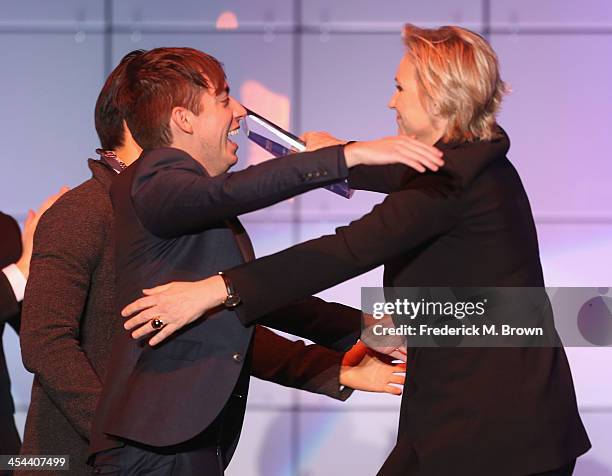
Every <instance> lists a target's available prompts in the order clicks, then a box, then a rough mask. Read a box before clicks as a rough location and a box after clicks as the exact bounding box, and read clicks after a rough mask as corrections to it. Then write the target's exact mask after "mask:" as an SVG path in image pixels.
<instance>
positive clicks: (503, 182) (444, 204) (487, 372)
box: [226, 134, 590, 476]
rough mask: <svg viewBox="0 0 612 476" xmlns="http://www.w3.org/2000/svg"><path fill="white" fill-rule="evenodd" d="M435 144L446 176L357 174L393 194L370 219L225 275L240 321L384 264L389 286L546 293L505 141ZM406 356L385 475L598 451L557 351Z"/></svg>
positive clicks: (459, 470) (538, 464)
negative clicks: (236, 301)
mask: <svg viewBox="0 0 612 476" xmlns="http://www.w3.org/2000/svg"><path fill="white" fill-rule="evenodd" d="M437 146H438V147H439V148H441V149H442V150H443V151H444V153H445V156H446V157H445V158H446V161H447V165H446V166H445V167H444V169H443V170H442V171H441V172H440V173H438V174H432V173H426V174H423V175H417V174H415V173H412V172H406V171H405V170H404V169H403V168H402V167H381V168H373V167H366V168H359V167H358V168H356V170H354V171H353V172H351V175H350V177H349V183H350V185H351V186H352V187H353V188H356V189H360V188H361V189H366V190H374V191H379V192H384V193H388V195H387V197H386V198H385V199H384V201H383V202H382V203H381V204H380V205H377V206H375V207H374V209H373V210H372V211H371V212H370V213H368V214H367V215H365V216H364V217H362V218H360V219H359V220H356V221H354V222H352V223H351V224H350V225H348V226H344V227H340V228H338V229H337V230H336V233H335V234H334V235H330V236H324V237H321V238H318V239H316V240H311V241H307V242H305V243H302V244H299V245H296V246H294V247H292V248H289V249H288V250H285V251H282V252H280V253H276V254H274V255H271V256H267V257H265V258H261V259H258V260H256V261H254V262H252V263H248V264H245V265H242V266H239V267H237V268H234V269H230V270H227V271H226V273H227V275H228V276H229V277H230V279H232V281H233V282H234V285H235V287H236V290H237V292H238V293H239V294H240V296H241V297H242V304H241V305H240V306H239V307H238V308H237V311H238V313H239V317H240V319H241V320H242V322H243V323H245V324H251V323H253V322H255V321H256V320H257V318H258V317H259V316H262V315H265V314H267V313H269V312H270V311H272V310H274V309H275V308H277V307H280V306H284V305H286V304H287V303H289V302H291V301H292V300H294V299H299V298H301V297H303V296H306V295H309V294H312V293H316V292H319V291H321V290H324V289H326V288H329V287H331V286H333V285H335V284H337V283H340V282H342V281H345V280H347V279H349V278H352V277H354V276H357V275H359V274H361V273H364V272H366V271H368V270H370V269H372V268H374V267H376V266H379V265H381V264H384V265H385V274H384V285H385V286H389V287H392V286H536V287H540V286H543V285H544V283H543V278H542V270H541V265H540V260H539V251H538V242H537V236H536V230H535V226H534V222H533V218H532V214H531V209H530V205H529V201H528V199H527V195H526V194H525V191H524V189H523V186H522V184H521V181H520V178H519V176H518V174H517V173H516V171H515V169H514V167H513V166H512V165H511V163H510V162H509V161H508V160H507V159H506V158H505V153H506V151H507V149H508V147H509V142H508V140H507V137H506V136H505V134H504V137H503V139H500V140H497V141H494V142H492V143H487V142H482V143H473V144H460V143H450V144H443V143H438V144H437ZM407 360H408V374H407V381H406V385H405V387H404V395H403V400H402V408H401V414H400V426H399V435H398V443H397V446H396V447H395V449H394V450H393V452H392V454H391V456H390V457H389V459H388V460H387V462H386V463H385V465H384V466H383V468H382V469H381V473H380V474H384V475H391V474H419V475H436V476H438V475H446V474H457V475H487V476H489V475H493V474H494V475H497V476H504V475H519V474H520V475H522V474H531V473H537V472H543V471H546V470H551V469H554V468H557V467H561V466H564V465H565V464H566V463H568V462H569V461H570V460H572V459H574V458H576V457H577V456H578V455H580V454H582V453H584V452H585V451H587V450H588V448H589V447H590V443H589V440H588V437H587V435H586V432H585V430H584V427H583V425H582V422H581V420H580V416H579V414H578V410H577V405H576V397H575V394H574V388H573V383H572V377H571V373H570V369H569V365H568V362H567V359H566V356H565V352H564V350H563V348H497V349H496V348H482V349H475V348H472V349H467V348H463V349H453V348H420V349H419V348H414V349H410V350H409V354H408V359H407ZM416 468H418V472H417V469H416Z"/></svg>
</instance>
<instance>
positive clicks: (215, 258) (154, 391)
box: [91, 147, 359, 464]
mask: <svg viewBox="0 0 612 476" xmlns="http://www.w3.org/2000/svg"><path fill="white" fill-rule="evenodd" d="M346 176H347V169H346V163H345V159H344V154H343V150H342V148H341V147H333V148H329V149H325V150H321V151H317V152H316V153H304V154H301V157H300V158H296V157H288V158H281V159H276V160H274V161H270V162H266V163H263V164H259V165H257V166H253V167H249V168H247V169H245V170H243V171H240V172H236V173H226V174H222V175H219V176H216V177H210V176H209V175H208V174H207V173H206V171H205V169H204V168H203V167H202V166H201V165H200V164H199V163H198V162H196V161H195V160H194V159H193V158H191V157H190V156H189V155H188V154H186V153H185V152H183V151H180V150H177V149H171V148H167V149H157V150H153V151H149V152H145V153H143V156H142V157H141V158H140V159H139V160H138V161H137V162H135V163H134V164H133V165H132V166H130V167H129V168H128V169H127V170H126V171H124V172H123V173H122V174H121V175H120V176H118V177H117V179H116V180H115V181H114V183H113V185H112V188H111V198H112V202H113V208H114V211H115V227H116V228H115V230H116V273H117V301H118V307H119V309H120V308H122V307H124V306H125V305H127V304H128V303H129V302H131V301H133V300H134V299H136V298H138V297H141V296H142V289H144V288H150V287H153V286H157V285H160V284H163V283H166V282H168V281H172V280H190V281H192V280H197V279H201V278H204V277H206V276H209V275H211V274H214V273H216V272H217V271H219V270H221V269H224V268H227V267H231V266H233V265H236V264H239V263H242V262H244V260H245V259H248V258H249V257H250V256H249V254H250V251H248V249H247V248H250V242H248V239H247V238H248V237H246V234H245V233H244V231H243V229H242V227H241V225H240V223H239V222H238V220H237V219H236V216H237V215H239V214H241V213H247V212H249V211H252V210H256V209H259V208H263V207H266V206H268V205H271V204H273V203H276V202H278V201H281V200H284V199H286V198H289V197H291V196H293V195H296V194H298V193H302V192H305V191H308V190H311V189H314V188H317V187H320V186H322V185H326V184H329V183H333V182H335V181H338V180H340V179H343V178H345V177H346ZM320 304H323V308H324V309H325V312H329V309H328V307H327V306H325V305H324V304H325V303H322V302H321V301H320V300H317V299H314V298H307V299H306V300H305V302H304V303H302V304H298V305H293V306H289V307H286V308H284V309H283V310H280V311H279V312H277V313H276V314H272V315H271V316H269V322H270V323H271V324H274V323H275V322H276V323H277V324H278V323H283V322H284V323H285V324H284V328H283V327H282V326H281V330H284V331H287V332H290V333H293V334H296V335H300V336H302V337H309V335H308V334H309V333H312V332H314V333H315V334H317V333H319V334H320V333H321V332H322V331H325V332H330V333H332V332H335V331H338V330H339V329H340V328H341V327H342V326H345V328H346V324H340V325H335V324H327V323H325V324H324V325H322V327H320V328H318V329H315V327H316V326H314V327H313V326H312V325H310V324H309V323H308V320H307V316H306V314H305V311H304V309H307V310H308V313H309V314H308V318H313V319H314V321H326V322H327V321H329V315H328V314H320V315H319V316H317V315H316V314H317V312H318V309H319V306H320ZM332 311H333V312H336V313H337V314H339V315H342V314H345V315H346V316H345V318H343V319H342V320H344V321H345V322H348V323H350V326H349V328H350V329H351V330H352V334H353V336H352V338H349V339H344V340H343V339H342V338H341V335H340V334H344V333H343V332H340V333H339V334H335V335H336V336H337V337H334V334H331V335H330V337H327V341H328V342H327V344H328V345H330V346H332V347H336V346H337V347H343V348H346V346H347V345H350V343H351V342H353V341H354V340H355V336H356V334H358V332H355V331H356V330H357V329H358V327H359V314H358V313H356V312H355V310H353V309H351V308H346V307H344V306H341V305H335V306H334V307H333V309H332ZM264 322H265V321H264ZM292 322H293V323H296V326H295V328H293V327H292V324H291V323H292ZM287 323H289V325H287ZM262 332H270V331H265V330H264V329H262V328H257V329H255V330H254V329H253V328H245V327H244V326H242V324H241V323H240V321H239V320H238V319H237V318H236V316H235V315H234V312H233V311H230V310H225V309H221V310H218V311H217V312H215V313H213V314H212V315H211V316H210V317H209V318H208V319H205V320H202V321H201V322H198V323H196V324H195V325H192V326H190V327H188V328H186V329H183V330H182V331H181V332H179V333H177V335H175V336H173V337H172V338H170V339H168V341H167V342H164V343H162V344H161V345H159V346H157V347H156V348H151V347H150V346H148V345H147V343H146V341H141V342H136V341H134V340H133V339H132V338H131V336H130V334H129V333H127V332H123V333H120V334H118V335H117V336H116V337H115V340H114V343H113V348H112V352H111V353H110V355H111V358H110V362H109V365H108V368H107V375H106V380H105V385H104V389H103V392H102V396H101V398H100V403H99V406H98V409H97V412H96V416H95V420H94V428H93V430H92V441H91V450H92V452H93V453H96V452H99V451H102V450H105V449H108V448H112V447H116V446H118V445H120V443H118V440H117V439H122V440H131V441H135V442H138V443H141V444H146V445H150V446H156V447H161V446H170V445H177V444H180V443H183V442H186V441H188V440H190V439H192V438H193V437H195V436H197V435H199V434H200V433H202V432H203V431H204V430H206V429H207V428H208V427H209V426H210V425H211V423H213V422H214V421H215V420H216V419H217V417H218V416H219V415H220V414H221V412H222V411H223V410H224V409H225V414H228V415H229V417H231V418H222V420H223V423H222V426H223V428H222V430H223V431H222V433H223V442H222V443H223V450H224V452H225V461H226V464H227V463H228V462H229V459H230V457H231V454H232V453H233V450H234V448H235V445H236V443H237V440H238V436H239V433H240V428H241V425H242V417H243V413H244V405H245V402H246V396H247V390H248V374H249V373H250V367H251V363H252V364H253V365H254V366H255V367H256V366H258V365H259V364H261V363H263V364H266V365H272V366H273V367H274V368H275V372H276V374H278V375H280V376H283V375H286V374H287V373H288V371H290V372H291V373H295V367H296V366H298V367H302V368H303V370H304V373H303V375H302V376H301V377H300V378H299V379H298V381H299V383H300V386H301V388H305V389H309V390H312V391H321V390H320V388H321V386H325V382H326V381H330V379H331V378H332V377H333V381H334V382H335V385H336V388H335V391H336V392H339V388H338V372H339V361H338V360H336V359H335V358H334V359H332V358H330V359H327V361H326V362H324V364H323V365H321V366H319V367H318V368H316V369H315V371H314V372H312V370H310V371H309V370H308V369H307V368H305V367H304V363H303V362H300V361H299V360H298V359H294V361H293V362H294V363H293V365H290V366H289V367H287V366H286V364H285V363H283V362H284V358H283V356H282V355H281V354H278V356H277V357H275V356H274V352H276V351H278V350H280V349H278V348H277V345H276V344H275V341H277V340H278V339H277V337H273V338H272V339H273V340H270V341H269V343H268V344H265V343H264V344H263V345H261V335H262ZM253 334H255V338H254V339H253ZM312 337H314V336H312ZM313 340H314V339H313ZM323 340H325V339H323ZM258 347H259V348H260V349H266V348H267V350H268V351H269V352H270V354H269V355H267V356H266V355H263V357H262V356H260V355H258V351H257V348H258ZM251 361H252V362H251ZM258 363H259V364H258ZM255 367H254V368H253V371H254V370H255ZM298 373H299V372H298ZM332 374H335V375H332ZM317 389H319V390H317ZM340 397H341V396H339V398H340ZM217 421H218V420H217Z"/></svg>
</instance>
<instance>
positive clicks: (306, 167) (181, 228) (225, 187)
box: [131, 146, 348, 239]
mask: <svg viewBox="0 0 612 476" xmlns="http://www.w3.org/2000/svg"><path fill="white" fill-rule="evenodd" d="M136 167H137V168H136V170H135V173H134V179H133V182H132V189H131V195H132V200H133V203H134V207H135V209H136V211H137V214H138V217H139V219H140V220H141V222H142V223H143V225H144V226H145V227H146V228H147V229H148V230H149V231H150V232H151V233H153V234H154V235H157V236H159V237H161V238H167V239H168V238H173V237H177V236H181V235H186V234H190V233H197V232H200V231H202V230H203V229H205V228H207V227H209V226H210V225H214V224H217V223H219V222H221V221H223V220H226V219H229V218H234V217H236V216H238V215H241V214H243V213H248V212H251V211H254V210H258V209H260V208H264V207H267V206H270V205H273V204H275V203H277V202H280V201H282V200H285V199H287V198H290V197H293V196H295V195H298V194H300V193H304V192H307V191H309V190H312V189H315V188H318V187H321V186H323V185H328V184H331V183H334V182H337V181H339V180H342V179H345V178H346V177H347V176H348V169H347V168H346V160H345V158H344V152H343V148H342V146H334V147H327V148H324V149H320V150H317V151H314V152H304V153H301V154H292V155H290V156H286V157H281V158H278V159H273V160H269V161H266V162H263V163H261V164H258V165H253V166H251V167H248V168H246V169H244V170H241V171H238V172H233V173H224V174H221V175H218V176H215V177H210V176H209V175H208V174H207V173H206V170H205V169H204V168H203V167H202V166H201V165H200V164H199V163H198V162H196V161H195V160H194V159H193V158H191V157H190V156H189V155H187V154H186V153H185V152H183V151H180V150H178V149H172V148H165V149H156V150H153V151H149V152H147V153H145V154H144V156H143V157H142V158H141V159H140V160H139V161H138V163H137V164H136Z"/></svg>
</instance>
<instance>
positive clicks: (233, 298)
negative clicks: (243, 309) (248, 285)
mask: <svg viewBox="0 0 612 476" xmlns="http://www.w3.org/2000/svg"><path fill="white" fill-rule="evenodd" d="M238 304H240V296H238V294H230V295H229V296H227V299H226V300H225V307H236V306H237V305H238Z"/></svg>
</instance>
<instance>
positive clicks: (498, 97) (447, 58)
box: [402, 23, 508, 142]
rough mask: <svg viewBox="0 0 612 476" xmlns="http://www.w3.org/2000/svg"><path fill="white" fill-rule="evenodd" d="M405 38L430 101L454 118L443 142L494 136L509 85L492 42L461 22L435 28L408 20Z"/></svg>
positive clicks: (437, 111)
mask: <svg viewBox="0 0 612 476" xmlns="http://www.w3.org/2000/svg"><path fill="white" fill-rule="evenodd" d="M402 36H403V39H404V44H405V45H406V47H407V54H409V55H410V57H411V58H412V60H413V63H414V66H415V68H416V76H417V83H418V85H419V88H420V90H421V93H422V94H423V96H424V97H423V100H424V104H425V105H426V106H427V108H428V110H429V111H435V112H434V113H433V114H434V115H439V116H441V117H444V118H446V119H448V127H447V129H446V131H445V133H444V135H443V140H445V141H447V142H448V141H451V140H468V141H473V140H478V139H480V140H490V139H492V138H494V137H495V136H496V133H495V126H496V115H497V113H498V111H499V108H500V105H501V101H502V97H503V95H504V94H505V93H506V92H507V91H508V88H507V86H506V84H505V83H504V82H503V81H502V80H501V78H500V74H499V62H498V59H497V55H496V54H495V52H494V51H493V49H492V48H491V46H490V45H489V43H487V41H486V40H485V39H484V38H483V37H482V36H480V35H478V34H476V33H473V32H471V31H469V30H466V29H465V28H460V27H458V26H443V27H441V28H436V29H429V28H418V27H416V26H414V25H411V24H409V23H408V24H406V25H405V26H404V31H403V35H402Z"/></svg>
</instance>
